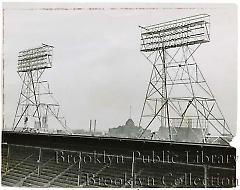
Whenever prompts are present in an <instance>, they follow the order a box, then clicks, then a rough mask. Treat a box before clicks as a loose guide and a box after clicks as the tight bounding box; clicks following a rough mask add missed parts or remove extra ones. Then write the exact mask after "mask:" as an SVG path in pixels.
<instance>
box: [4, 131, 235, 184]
mask: <svg viewBox="0 0 240 190" xmlns="http://www.w3.org/2000/svg"><path fill="white" fill-rule="evenodd" d="M2 137H3V142H2V185H3V186H17V187H234V186H236V183H235V180H236V179H235V175H236V174H235V173H236V163H235V157H234V156H235V151H236V150H235V148H233V147H230V146H224V145H212V144H211V145H209V144H197V143H195V144H193V143H177V142H168V141H154V140H140V139H126V138H112V137H94V136H77V135H57V134H55V135H53V134H32V133H18V132H12V131H3V133H2ZM80 158H81V159H80ZM104 159H105V160H104ZM110 160H111V161H110ZM205 181H207V184H205V183H204V182H205Z"/></svg>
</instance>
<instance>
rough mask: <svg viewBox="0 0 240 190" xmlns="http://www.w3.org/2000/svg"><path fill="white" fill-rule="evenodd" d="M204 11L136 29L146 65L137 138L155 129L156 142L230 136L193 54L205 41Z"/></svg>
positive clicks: (214, 140)
mask: <svg viewBox="0 0 240 190" xmlns="http://www.w3.org/2000/svg"><path fill="white" fill-rule="evenodd" d="M209 26H210V19H209V15H206V14H201V15H196V16H192V17H187V18H183V19H179V20H174V21H170V22H165V23H161V24H156V25H151V26H147V27H142V26H140V28H141V52H142V53H143V55H144V56H145V57H146V59H147V60H148V61H149V62H150V63H151V64H152V66H153V68H152V73H151V77H150V82H149V85H148V89H147V93H146V97H145V101H144V105H143V109H142V113H141V118H140V122H139V126H142V127H143V128H144V130H143V131H142V133H141V135H140V136H139V138H141V136H142V134H143V133H144V132H145V131H146V129H148V128H149V127H155V128H156V127H157V129H155V130H157V131H156V135H155V136H156V137H155V138H157V139H161V140H170V141H187V142H203V143H223V142H224V143H228V142H229V140H230V139H231V138H232V137H233V135H232V133H231V132H230V130H229V127H228V125H227V123H226V121H225V119H224V117H223V114H222V113H221V111H220V109H219V106H218V104H217V102H216V99H215V98H214V96H213V93H212V92H211V90H210V88H209V86H208V85H207V82H206V80H205V78H204V77H203V75H202V73H201V71H200V69H199V67H198V65H197V63H196V61H195V59H194V56H193V54H194V53H195V52H196V50H197V49H198V48H199V46H200V45H201V44H203V43H206V42H209V41H210V35H209Z"/></svg>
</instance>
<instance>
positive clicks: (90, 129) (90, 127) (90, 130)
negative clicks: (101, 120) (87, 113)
mask: <svg viewBox="0 0 240 190" xmlns="http://www.w3.org/2000/svg"><path fill="white" fill-rule="evenodd" d="M91 132H92V120H91V119H90V126H89V133H91Z"/></svg>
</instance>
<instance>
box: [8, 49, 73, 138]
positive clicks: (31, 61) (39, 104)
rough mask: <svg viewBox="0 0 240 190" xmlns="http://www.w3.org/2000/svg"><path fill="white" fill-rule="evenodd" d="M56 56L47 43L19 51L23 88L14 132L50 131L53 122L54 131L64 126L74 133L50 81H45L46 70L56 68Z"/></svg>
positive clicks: (67, 130) (65, 129) (67, 131)
mask: <svg viewBox="0 0 240 190" xmlns="http://www.w3.org/2000/svg"><path fill="white" fill-rule="evenodd" d="M52 53H53V47H52V46H50V45H46V44H42V46H40V47H37V48H32V49H28V50H24V51H20V52H19V56H18V67H17V72H18V74H19V76H20V78H21V80H22V87H21V92H20V95H19V100H18V105H17V109H16V113H15V117H14V121H13V131H15V130H17V129H19V130H20V131H28V132H30V131H34V132H49V123H50V124H52V125H53V127H54V128H55V127H57V125H59V124H60V126H61V127H62V128H63V129H64V132H65V133H68V134H70V133H71V130H70V129H69V128H68V127H67V124H66V121H65V119H64V117H62V116H61V114H60V106H59V103H58V102H57V101H56V100H55V98H54V97H53V95H52V93H51V91H50V88H49V84H48V82H47V81H46V80H43V74H44V71H45V70H46V69H49V68H51V67H52Z"/></svg>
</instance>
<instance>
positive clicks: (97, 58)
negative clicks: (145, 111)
mask: <svg viewBox="0 0 240 190" xmlns="http://www.w3.org/2000/svg"><path fill="white" fill-rule="evenodd" d="M4 6H5V11H4V47H3V49H4V56H3V57H4V95H5V96H4V98H5V100H4V101H5V102H4V103H5V104H4V114H5V116H4V119H5V125H6V127H12V123H13V119H14V113H15V110H16V106H17V101H18V97H19V93H20V88H21V80H20V78H19V76H18V75H17V56H18V52H19V51H20V50H23V49H27V48H32V47H37V46H39V45H41V43H46V44H50V45H53V46H54V47H55V48H54V62H53V68H52V69H49V70H47V71H46V73H45V76H44V78H47V80H48V82H49V84H50V88H51V90H52V92H53V93H54V97H55V98H56V99H57V100H58V101H59V103H60V105H61V109H62V111H63V112H64V115H65V117H66V119H67V121H68V124H69V127H70V128H72V129H81V128H82V129H88V128H89V119H97V123H98V125H97V129H98V130H102V131H103V130H105V131H106V130H107V129H108V128H110V127H117V126H119V125H122V124H124V123H125V121H126V120H127V119H128V118H129V107H130V105H131V106H132V119H133V120H134V121H135V123H138V121H139V118H140V114H141V113H140V112H141V109H142V105H143V101H144V97H145V93H146V90H147V85H148V81H149V77H150V72H151V65H150V64H149V63H148V62H147V61H146V59H145V58H144V57H143V55H142V54H141V53H140V51H139V49H140V30H139V28H138V26H139V25H142V26H145V25H150V24H156V23H161V22H165V21H169V20H172V19H177V18H181V17H186V16H192V15H195V14H209V15H211V29H210V30H211V31H210V32H211V42H209V43H206V44H203V45H202V46H201V47H200V48H199V49H198V51H197V52H196V54H195V59H196V61H197V63H198V65H199V67H200V69H201V71H202V72H203V75H204V77H205V78H206V80H207V81H208V84H209V86H210V88H211V90H212V91H213V94H214V95H215V97H216V99H217V101H218V103H219V106H220V108H221V110H222V112H223V114H224V116H225V118H226V120H227V122H228V124H229V126H230V129H231V130H232V131H233V132H234V133H235V129H236V120H237V119H236V118H237V113H236V110H237V8H236V7H235V6H234V5H229V4H223V5H217V4H212V5H209V4H208V5H207V4H201V5H197V4H193V5H186V4H181V5H180V4H132V5H131V4H118V5H117V4H101V5H96V4H88V5H84V4H67V5H66V4H37V3H34V5H31V4H23V3H21V4H16V3H15V4H9V3H8V4H5V5H4ZM96 7H98V8H102V9H98V10H92V9H91V10H90V9H88V8H96ZM142 7H144V8H147V9H139V8H142ZM47 8H48V9H47ZM49 8H50V9H49ZM54 8H59V9H54ZM63 8H64V9H63ZM65 8H66V9H65ZM74 8H75V9H74ZM76 8H78V9H76ZM112 8H114V9H112ZM124 8H128V9H124ZM129 8H131V9H129ZM134 8H138V9H134ZM153 8H154V9H153Z"/></svg>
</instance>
